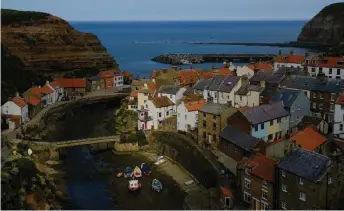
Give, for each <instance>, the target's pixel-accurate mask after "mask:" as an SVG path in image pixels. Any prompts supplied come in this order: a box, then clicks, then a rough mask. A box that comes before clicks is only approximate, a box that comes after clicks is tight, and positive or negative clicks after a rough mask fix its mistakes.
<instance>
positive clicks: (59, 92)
mask: <svg viewBox="0 0 344 211" xmlns="http://www.w3.org/2000/svg"><path fill="white" fill-rule="evenodd" d="M43 87H44V88H46V87H49V88H50V89H52V90H53V93H51V94H50V95H51V100H52V101H51V103H56V102H58V101H61V99H62V97H63V94H64V91H63V87H61V85H60V84H59V83H58V82H57V81H52V82H49V81H47V82H46V84H45V85H44V86H43Z"/></svg>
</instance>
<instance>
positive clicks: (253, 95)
mask: <svg viewBox="0 0 344 211" xmlns="http://www.w3.org/2000/svg"><path fill="white" fill-rule="evenodd" d="M259 100H260V92H254V91H250V92H249V93H248V96H247V106H248V107H256V106H259V105H260V103H259Z"/></svg>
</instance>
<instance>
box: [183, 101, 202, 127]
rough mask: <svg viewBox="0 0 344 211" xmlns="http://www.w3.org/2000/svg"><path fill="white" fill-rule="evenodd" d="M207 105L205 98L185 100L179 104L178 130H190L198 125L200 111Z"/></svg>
mask: <svg viewBox="0 0 344 211" xmlns="http://www.w3.org/2000/svg"><path fill="white" fill-rule="evenodd" d="M204 105H205V100H204V99H202V100H199V101H191V102H185V101H182V103H181V104H179V105H178V106H177V130H180V131H189V130H193V129H195V128H197V127H198V111H199V110H200V109H201V108H202V107H203V106H204Z"/></svg>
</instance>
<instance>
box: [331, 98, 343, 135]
mask: <svg viewBox="0 0 344 211" xmlns="http://www.w3.org/2000/svg"><path fill="white" fill-rule="evenodd" d="M333 135H334V136H337V137H339V138H342V139H344V94H340V95H339V97H338V98H337V100H336V104H335V106H334V124H333Z"/></svg>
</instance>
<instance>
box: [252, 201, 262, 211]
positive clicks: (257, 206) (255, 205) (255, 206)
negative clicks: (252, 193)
mask: <svg viewBox="0 0 344 211" xmlns="http://www.w3.org/2000/svg"><path fill="white" fill-rule="evenodd" d="M252 209H253V210H260V203H259V200H257V199H255V198H252Z"/></svg>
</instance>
